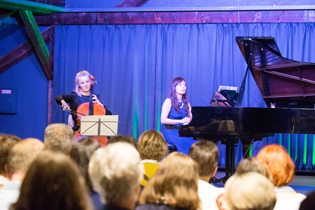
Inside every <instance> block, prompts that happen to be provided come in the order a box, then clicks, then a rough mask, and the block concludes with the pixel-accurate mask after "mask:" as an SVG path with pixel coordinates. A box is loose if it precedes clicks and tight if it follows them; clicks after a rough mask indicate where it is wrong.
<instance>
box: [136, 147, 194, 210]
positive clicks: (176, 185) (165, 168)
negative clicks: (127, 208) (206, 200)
mask: <svg viewBox="0 0 315 210" xmlns="http://www.w3.org/2000/svg"><path fill="white" fill-rule="evenodd" d="M198 173H199V172H198V166H197V163H196V162H194V161H193V160H192V159H191V158H190V157H188V156H186V155H184V154H181V153H178V152H173V153H171V154H170V155H168V156H167V157H166V158H165V159H163V160H162V162H161V164H160V166H159V168H158V169H157V171H156V173H155V174H154V176H153V177H152V178H151V179H150V180H149V182H148V184H147V186H146V187H145V188H144V189H143V191H142V193H141V196H140V199H139V201H140V203H141V204H150V203H151V204H152V203H165V204H168V205H169V206H171V207H172V208H186V209H191V210H194V209H199V207H200V206H199V205H200V198H199V196H198V178H199V175H198Z"/></svg>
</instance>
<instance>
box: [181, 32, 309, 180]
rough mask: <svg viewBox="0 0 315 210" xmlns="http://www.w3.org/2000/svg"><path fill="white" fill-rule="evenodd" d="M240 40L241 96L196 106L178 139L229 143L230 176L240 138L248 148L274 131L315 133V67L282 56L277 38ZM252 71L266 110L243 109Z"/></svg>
mask: <svg viewBox="0 0 315 210" xmlns="http://www.w3.org/2000/svg"><path fill="white" fill-rule="evenodd" d="M236 42H237V44H238V46H239V48H240V50H241V52H242V54H243V57H244V59H245V61H246V62H247V70H246V74H245V77H244V80H243V83H242V85H241V87H240V90H239V93H238V97H237V98H235V97H226V100H228V98H230V100H233V101H230V102H229V103H227V104H229V105H227V106H226V105H222V104H224V103H221V102H220V103H217V106H214V105H213V103H211V105H210V106H208V107H192V115H193V119H192V121H191V122H190V124H189V125H182V126H180V128H179V135H180V136H186V137H193V138H194V139H206V140H211V141H214V142H217V141H221V143H222V144H226V146H227V147H226V148H227V150H226V178H227V177H229V176H230V175H232V174H233V173H234V170H235V168H234V149H233V148H234V145H235V144H236V143H237V142H238V141H239V140H240V141H242V143H243V144H244V145H250V144H251V143H252V142H253V141H255V140H261V139H262V138H264V137H268V136H273V135H274V134H275V133H296V134H315V110H314V107H315V64H313V63H307V62H300V61H294V60H290V59H287V58H284V57H282V56H281V53H280V51H279V49H278V46H277V44H276V42H275V40H274V38H273V37H236ZM248 71H250V72H251V74H252V75H253V77H254V79H255V82H256V84H257V86H258V88H259V90H260V93H261V95H262V96H263V98H264V100H265V102H266V105H267V106H268V108H248V107H240V105H241V102H242V98H243V94H244V89H245V81H246V75H247V72H248ZM225 104H226V103H225ZM271 107H272V108H271ZM273 107H275V108H273Z"/></svg>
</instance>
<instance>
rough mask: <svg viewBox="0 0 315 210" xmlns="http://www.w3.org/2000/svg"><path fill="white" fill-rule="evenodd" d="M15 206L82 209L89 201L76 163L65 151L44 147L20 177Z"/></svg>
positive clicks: (18, 209) (28, 209)
mask: <svg viewBox="0 0 315 210" xmlns="http://www.w3.org/2000/svg"><path fill="white" fill-rule="evenodd" d="M13 209H15V210H42V209H46V210H50V209H51V210H55V209H65V210H76V209H77V210H85V209H90V201H89V198H88V195H87V192H86V190H85V189H84V180H83V178H82V177H81V176H80V174H79V172H78V169H77V167H76V165H75V164H74V163H73V162H72V161H71V160H70V159H69V158H68V157H67V156H66V155H64V154H62V153H59V152H54V151H49V150H45V151H43V152H41V153H40V154H39V155H38V157H37V158H36V159H35V160H34V161H33V163H32V164H31V166H30V168H29V170H28V171H27V173H26V175H25V178H24V180H23V183H22V186H21V190H20V196H19V198H18V201H17V202H16V203H15V204H13Z"/></svg>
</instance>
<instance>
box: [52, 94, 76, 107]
mask: <svg viewBox="0 0 315 210" xmlns="http://www.w3.org/2000/svg"><path fill="white" fill-rule="evenodd" d="M55 100H56V102H57V103H58V104H59V105H61V101H62V100H65V102H66V103H72V102H73V93H69V94H63V95H59V96H57V97H56V98H55Z"/></svg>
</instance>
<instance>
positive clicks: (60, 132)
mask: <svg viewBox="0 0 315 210" xmlns="http://www.w3.org/2000/svg"><path fill="white" fill-rule="evenodd" d="M73 141H74V136H73V130H72V129H71V128H70V127H69V126H67V125H66V124H63V123H54V124H51V125H49V126H47V128H46V129H45V137H44V142H45V145H46V148H47V149H50V150H53V151H58V152H62V153H64V154H66V155H69V153H70V150H71V147H72V144H73Z"/></svg>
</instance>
